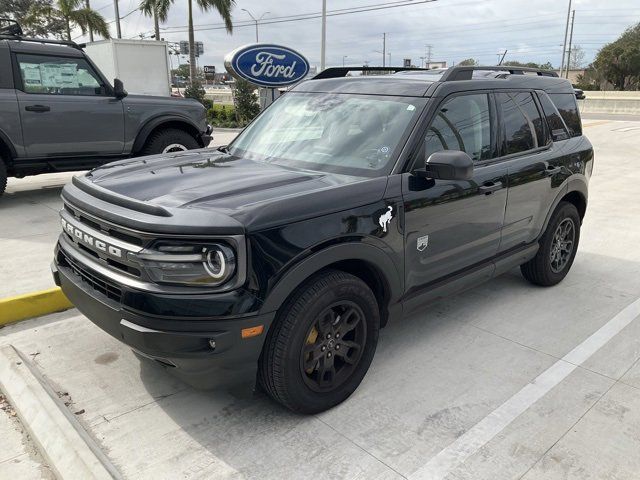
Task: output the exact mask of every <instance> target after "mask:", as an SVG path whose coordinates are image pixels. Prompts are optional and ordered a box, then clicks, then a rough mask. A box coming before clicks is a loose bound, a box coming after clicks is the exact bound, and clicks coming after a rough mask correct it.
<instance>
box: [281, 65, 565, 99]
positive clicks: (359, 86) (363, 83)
mask: <svg viewBox="0 0 640 480" xmlns="http://www.w3.org/2000/svg"><path fill="white" fill-rule="evenodd" d="M368 70H373V69H369V68H366V67H363V68H340V67H338V68H335V69H327V70H324V71H323V72H321V73H320V74H318V75H317V76H316V77H315V78H314V79H311V80H308V81H306V82H302V83H300V84H298V85H297V86H296V87H294V88H293V91H296V92H323V93H360V94H370V95H392V96H414V97H431V96H435V95H438V96H443V95H448V94H449V93H453V92H456V91H462V90H464V91H468V90H499V89H537V90H544V91H546V92H547V93H573V88H572V86H571V83H570V82H569V81H568V80H566V79H564V78H559V77H558V76H557V74H556V73H555V72H553V71H549V70H539V69H531V68H522V67H495V66H489V67H451V68H448V69H438V70H426V69H402V68H394V67H391V68H387V69H382V68H380V67H377V68H375V70H376V72H375V73H379V72H380V71H381V70H386V71H387V72H388V73H393V72H395V73H393V74H390V75H371V74H369V75H367V74H365V73H368ZM348 71H361V72H363V75H358V76H352V77H347V76H345V75H346V74H347V73H348Z"/></svg>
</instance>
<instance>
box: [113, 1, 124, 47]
mask: <svg viewBox="0 0 640 480" xmlns="http://www.w3.org/2000/svg"><path fill="white" fill-rule="evenodd" d="M113 7H114V9H115V14H116V32H117V34H118V38H122V31H121V30H120V7H118V0H113Z"/></svg>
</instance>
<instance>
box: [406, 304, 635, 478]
mask: <svg viewBox="0 0 640 480" xmlns="http://www.w3.org/2000/svg"><path fill="white" fill-rule="evenodd" d="M638 316H640V298H638V299H637V300H636V301H635V302H633V303H632V304H630V305H628V306H627V307H626V308H625V309H624V310H622V311H621V312H620V313H618V314H617V315H616V316H615V317H613V318H612V319H611V320H609V321H608V322H607V323H605V324H604V325H603V326H602V327H600V329H598V330H597V331H596V332H595V333H594V334H592V335H591V336H590V337H588V338H587V339H586V340H585V341H584V342H582V343H581V344H580V345H578V346H577V347H576V348H574V349H573V350H571V351H570V352H569V353H567V354H566V355H565V356H564V357H562V359H560V360H558V361H557V362H556V363H554V364H553V365H552V366H551V367H549V368H548V369H547V370H545V371H544V372H542V373H541V374H540V375H538V376H537V377H536V378H535V379H534V380H533V381H532V382H531V383H529V384H527V385H526V386H525V387H524V388H522V389H521V390H520V391H519V392H518V393H516V394H515V395H513V396H512V397H511V398H509V399H508V400H507V401H506V402H504V403H503V404H502V405H500V406H499V407H498V408H497V409H495V410H494V411H493V412H491V413H490V414H489V415H487V416H486V417H485V418H483V419H482V420H480V422H478V423H477V424H475V425H474V426H473V427H472V428H471V429H470V430H468V431H467V432H465V433H464V434H463V435H461V436H460V437H458V438H457V439H456V441H455V442H453V443H452V444H450V445H449V446H448V447H446V448H445V449H444V450H442V451H440V453H438V454H437V455H436V456H435V457H433V458H431V460H429V461H428V462H427V463H425V464H424V465H423V466H422V467H420V468H419V469H418V470H417V471H416V472H414V473H413V474H412V475H410V476H409V480H438V479H443V478H445V477H446V476H447V475H448V474H449V473H451V472H452V471H453V470H454V469H455V468H456V467H457V466H458V465H460V464H461V463H463V462H464V461H466V460H467V459H468V458H469V457H471V456H472V455H473V454H475V453H476V452H477V451H478V450H479V449H480V448H482V446H483V445H485V444H486V443H488V442H489V441H490V440H491V439H492V438H493V437H495V436H496V435H497V434H498V433H500V432H501V431H502V430H503V429H505V428H506V427H507V426H508V425H509V424H510V423H511V422H513V421H514V420H515V419H516V418H517V417H518V416H519V415H520V414H521V413H523V412H525V411H526V410H527V409H528V408H529V407H531V405H533V404H534V403H535V402H537V401H538V400H539V399H540V398H542V397H543V396H544V395H545V394H547V393H548V392H549V391H550V390H551V389H552V388H553V387H555V386H556V385H558V384H559V383H560V382H562V380H564V379H565V378H566V377H567V376H568V375H569V374H570V373H571V372H573V371H574V370H575V369H576V368H577V367H578V366H579V365H581V364H582V363H584V362H585V361H586V360H587V359H589V357H591V356H592V355H593V354H594V353H596V352H597V351H598V350H599V349H600V348H601V347H602V346H604V345H605V344H606V343H607V342H608V341H609V340H611V339H612V338H613V337H614V336H616V335H617V334H618V333H620V331H622V329H623V328H625V327H626V326H627V325H629V324H630V323H631V322H632V321H633V320H634V319H636V318H637V317H638Z"/></svg>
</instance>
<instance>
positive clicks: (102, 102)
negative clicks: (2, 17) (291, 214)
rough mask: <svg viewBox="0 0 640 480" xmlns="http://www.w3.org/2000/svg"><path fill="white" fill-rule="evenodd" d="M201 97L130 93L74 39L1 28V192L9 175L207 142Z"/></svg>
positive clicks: (80, 166)
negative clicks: (31, 35) (26, 34)
mask: <svg viewBox="0 0 640 480" xmlns="http://www.w3.org/2000/svg"><path fill="white" fill-rule="evenodd" d="M210 133H211V127H210V126H209V125H207V122H206V116H205V109H204V107H203V106H202V105H201V104H200V103H199V102H197V101H195V100H191V99H180V98H171V97H154V96H145V95H128V94H127V92H126V91H125V90H124V87H123V85H122V82H121V81H119V80H117V79H116V80H115V81H114V84H113V86H112V85H111V84H110V83H109V82H108V81H107V79H106V78H105V77H104V75H103V74H102V72H100V70H98V68H96V66H95V65H94V64H93V63H92V61H91V59H90V58H89V57H88V56H87V55H86V54H85V53H84V52H83V51H82V48H81V47H80V46H78V45H76V44H74V43H73V42H62V41H55V40H45V39H31V38H24V37H21V36H20V31H19V27H18V26H17V25H15V24H14V25H13V29H11V30H9V31H8V30H4V33H3V30H2V29H0V194H2V192H4V189H5V187H6V182H7V177H23V176H26V175H35V174H39V173H47V172H58V171H72V170H84V169H88V168H93V167H95V166H98V165H101V164H104V163H107V162H110V161H113V160H117V159H120V158H126V157H134V156H141V155H151V154H157V153H168V152H172V151H179V150H190V149H195V148H201V147H206V146H208V144H209V142H210V140H211V137H210Z"/></svg>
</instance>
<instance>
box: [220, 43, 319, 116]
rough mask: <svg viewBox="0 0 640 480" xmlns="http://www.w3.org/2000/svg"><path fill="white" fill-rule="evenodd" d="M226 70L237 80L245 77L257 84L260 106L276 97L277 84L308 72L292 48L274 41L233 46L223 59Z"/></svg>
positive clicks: (306, 64) (291, 81) (298, 78)
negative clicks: (261, 88) (262, 89)
mask: <svg viewBox="0 0 640 480" xmlns="http://www.w3.org/2000/svg"><path fill="white" fill-rule="evenodd" d="M224 66H225V68H226V69H227V71H228V72H229V73H230V74H231V75H233V76H234V77H235V78H237V79H241V80H246V81H248V82H250V83H252V84H254V85H257V86H258V87H263V88H264V89H265V90H264V95H263V92H262V91H261V92H260V104H261V105H260V106H261V108H265V107H267V106H269V105H270V104H271V103H272V102H273V101H274V100H275V99H276V98H278V96H279V95H280V91H279V90H278V89H279V88H281V87H288V86H289V85H294V84H296V83H298V82H299V81H301V80H302V79H303V78H304V77H306V76H307V74H308V73H309V62H308V61H307V59H306V58H305V57H303V56H302V55H301V54H300V53H298V52H296V51H295V50H293V49H291V48H288V47H284V46H281V45H274V44H263V43H254V44H250V45H245V46H243V47H240V48H237V49H235V50H233V51H232V52H230V53H229V54H228V55H227V56H226V57H225V59H224Z"/></svg>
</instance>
